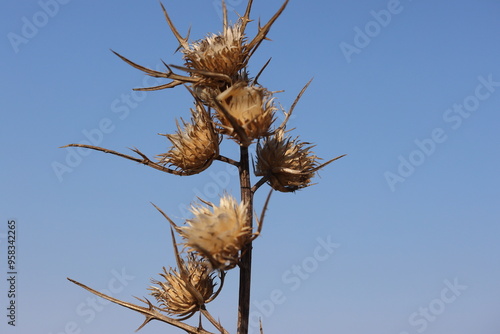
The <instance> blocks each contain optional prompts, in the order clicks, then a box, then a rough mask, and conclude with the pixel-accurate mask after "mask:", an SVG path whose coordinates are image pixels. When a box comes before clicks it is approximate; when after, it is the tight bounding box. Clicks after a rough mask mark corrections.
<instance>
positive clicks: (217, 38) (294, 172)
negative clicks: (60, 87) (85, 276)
mask: <svg viewBox="0 0 500 334" xmlns="http://www.w3.org/2000/svg"><path fill="white" fill-rule="evenodd" d="M287 4H288V0H286V1H285V2H284V3H283V5H282V6H281V7H280V8H279V9H278V11H277V12H276V13H275V14H274V15H273V16H272V17H271V19H270V20H269V21H268V22H267V23H266V24H265V25H264V26H260V25H259V28H258V32H257V34H256V36H255V37H254V38H252V39H250V38H248V36H247V35H246V34H245V29H246V27H247V24H248V23H249V22H251V20H250V11H251V9H252V0H249V1H248V4H247V7H246V10H245V13H244V15H243V16H239V19H238V20H237V22H236V23H234V24H230V23H229V21H228V15H227V10H226V7H225V3H224V0H222V9H223V27H222V28H223V29H222V32H221V33H219V34H210V35H208V36H207V37H205V38H203V39H201V40H198V41H194V42H190V41H189V36H186V37H182V36H181V34H180V33H179V32H178V30H177V29H176V28H175V26H174V24H173V22H172V20H171V18H170V17H169V15H168V13H167V11H166V9H165V7H164V6H163V5H161V8H162V10H163V13H164V15H165V19H166V20H167V23H168V25H169V27H170V29H171V30H172V32H173V34H174V36H175V37H176V39H177V41H178V42H179V48H178V50H180V52H181V53H182V55H183V59H184V64H183V65H182V66H178V65H167V64H165V63H164V64H165V68H166V70H165V72H160V71H156V70H151V69H148V68H146V67H143V66H141V65H138V64H136V63H134V62H132V61H131V60H129V59H127V58H125V57H123V56H121V55H120V54H118V53H116V52H114V51H113V52H114V53H115V54H116V55H117V56H118V57H120V58H121V59H122V60H124V61H125V62H126V63H128V64H130V65H132V66H133V67H135V68H137V69H139V70H141V71H143V72H144V73H146V74H147V75H150V76H152V77H156V78H165V79H167V80H168V81H167V82H166V83H165V84H163V85H159V86H155V87H148V88H137V89H136V90H160V89H166V88H174V87H177V86H184V87H185V88H187V89H188V90H189V92H191V94H192V96H193V99H194V109H191V122H185V121H184V120H182V119H181V122H180V123H179V122H177V132H176V133H174V134H166V135H164V136H166V137H167V139H168V140H169V141H170V143H171V146H170V148H169V149H168V151H167V152H166V153H161V154H159V155H158V156H157V160H158V161H157V162H155V161H153V160H152V159H150V158H148V157H147V156H146V155H145V154H143V153H142V152H141V151H139V150H138V149H133V150H132V151H133V152H135V153H136V154H137V155H138V156H139V157H133V156H130V155H127V154H123V153H119V152H116V151H113V150H108V149H105V148H102V147H97V146H90V145H82V144H70V145H67V146H75V147H84V148H89V149H93V150H97V151H102V152H105V153H110V154H113V155H116V156H120V157H122V158H126V159H128V160H132V161H136V162H139V163H141V164H144V165H146V166H149V167H152V168H154V169H157V170H159V171H162V172H166V173H170V174H174V175H180V176H186V175H194V174H198V173H201V172H203V171H204V170H206V169H207V168H209V167H210V166H211V165H212V163H213V161H215V160H219V161H221V162H223V163H228V164H230V165H233V166H234V167H235V168H238V171H239V178H240V191H241V197H240V200H239V201H238V200H237V199H236V198H234V197H232V196H230V195H229V194H223V195H221V198H220V202H219V203H218V204H216V203H211V202H207V201H204V200H203V199H200V203H196V204H193V205H192V207H191V212H192V214H193V218H191V219H187V220H186V221H185V224H184V225H177V224H176V223H175V222H174V221H173V220H172V219H170V218H169V216H167V215H166V214H165V213H164V212H163V211H162V210H161V209H160V208H158V207H156V206H155V207H156V208H157V209H158V211H159V212H160V213H161V214H162V215H163V216H164V217H165V218H166V219H167V220H168V221H169V223H170V224H171V234H172V242H173V246H174V254H175V258H176V262H177V263H176V265H177V267H176V268H170V269H168V270H167V269H166V268H163V272H162V273H160V274H159V275H160V278H159V279H152V280H151V282H152V284H153V286H151V287H150V288H149V290H150V294H151V296H152V297H154V299H155V300H156V302H157V305H153V303H151V302H150V301H149V300H148V299H146V298H144V299H139V300H140V301H141V302H143V303H144V304H145V305H146V306H139V305H135V304H132V303H129V302H125V301H121V300H118V299H116V298H113V297H110V296H107V295H104V294H103V293H101V292H98V291H96V290H94V289H91V288H89V287H88V286H86V285H84V284H82V283H79V282H77V281H74V280H71V279H69V280H70V281H71V282H73V283H75V284H77V285H79V286H81V287H83V288H84V289H86V290H88V291H90V292H92V293H94V294H96V295H98V296H100V297H102V298H105V299H107V300H109V301H112V302H114V303H116V304H119V305H122V306H124V307H127V308H129V309H132V310H134V311H136V312H139V313H141V314H142V315H144V316H145V318H146V319H145V321H144V323H143V324H142V325H141V326H140V327H139V329H140V328H142V327H143V326H144V325H146V324H147V323H148V322H149V321H151V320H159V321H163V322H166V323H168V324H170V325H172V326H175V327H178V328H180V329H182V330H184V331H186V332H187V333H199V334H212V333H215V332H216V333H223V334H225V333H228V331H227V330H226V329H224V327H223V326H222V324H221V323H220V322H218V321H216V320H215V318H214V317H213V316H212V315H211V314H210V313H209V312H208V310H207V308H206V304H207V303H209V302H211V301H212V300H214V299H215V298H216V297H217V295H218V294H219V292H220V291H221V289H222V287H223V283H224V278H225V274H226V272H227V271H228V270H232V269H234V268H239V271H240V285H239V304H238V324H237V333H238V334H247V333H248V327H249V326H248V325H249V322H248V320H249V313H250V282H251V279H250V278H251V266H252V241H253V240H254V239H255V238H257V237H258V236H259V235H260V233H261V229H262V225H263V222H264V213H265V211H266V209H267V206H268V203H269V199H270V196H271V193H272V192H273V191H274V190H277V191H280V192H294V191H296V190H300V189H303V188H305V187H308V186H310V185H311V184H312V183H311V180H312V178H313V177H314V176H315V175H316V173H317V171H318V170H320V169H321V168H323V167H325V166H326V165H327V164H329V163H331V162H333V161H334V160H337V159H339V158H341V157H342V156H343V155H342V156H339V157H337V158H334V159H331V160H329V161H327V162H325V163H323V164H319V163H318V161H319V160H320V159H319V158H318V157H317V156H316V155H315V154H314V152H313V151H312V148H313V147H314V146H313V145H311V144H309V143H307V142H302V141H300V140H299V139H298V137H291V136H290V135H289V134H288V132H289V131H287V130H286V125H287V122H288V120H289V119H290V116H291V114H292V112H293V109H294V108H295V106H296V105H297V102H298V101H299V99H300V97H301V96H302V94H303V93H304V92H305V90H306V88H307V87H308V85H309V84H310V82H308V83H307V84H306V85H305V87H304V88H303V89H302V91H301V92H300V93H299V94H298V96H297V98H296V99H295V101H294V103H293V104H292V107H291V108H290V110H289V111H288V112H286V111H284V110H283V113H284V115H285V118H284V121H283V122H282V123H281V124H280V125H279V126H275V125H274V122H275V119H276V112H277V111H278V108H277V107H276V104H275V102H274V101H275V98H274V96H273V93H272V92H270V91H269V90H267V89H266V88H265V87H263V86H262V85H260V84H259V83H258V82H257V79H258V77H259V76H260V74H261V73H262V71H263V70H264V68H265V67H266V66H267V64H268V63H269V62H268V63H266V64H265V65H264V67H263V68H262V70H261V71H260V72H259V73H258V74H257V76H256V77H255V78H251V77H250V74H249V71H248V69H247V66H248V61H249V59H250V57H251V56H252V55H253V54H254V53H255V51H256V50H257V48H258V47H259V45H260V44H261V43H262V41H263V40H264V39H266V36H267V34H268V32H269V30H270V28H271V26H272V25H273V23H274V22H275V21H276V19H277V18H278V17H279V16H280V15H281V13H282V12H283V10H284V9H285V7H286V6H287ZM173 69H175V70H177V71H180V74H179V73H175V72H174V71H173ZM224 138H228V139H231V140H232V141H234V142H235V143H236V144H237V145H238V146H239V148H240V160H239V161H235V160H232V159H230V158H227V157H225V156H223V155H221V154H220V152H219V145H220V143H221V141H222V140H223V139H224ZM252 145H254V147H255V160H256V161H255V165H254V170H255V175H256V176H258V177H260V178H259V179H258V181H257V182H255V183H254V184H253V185H252V184H251V178H250V163H249V148H250V147H252ZM65 147H66V146H65ZM265 183H267V184H268V185H269V186H270V187H271V191H270V192H269V195H268V197H267V199H266V202H265V204H264V207H263V209H262V214H261V216H260V218H259V219H255V221H256V223H257V228H256V229H255V228H254V224H253V221H254V217H253V211H254V209H253V196H254V194H255V193H256V191H257V190H258V189H259V188H260V187H261V186H262V185H263V184H265ZM175 232H176V233H177V234H178V235H179V236H180V237H181V238H182V243H181V244H182V245H183V246H184V247H183V248H182V250H181V251H179V249H178V244H177V243H176V240H175ZM217 285H218V288H216V286H217ZM197 312H200V324H199V326H198V327H193V326H191V325H188V324H187V323H185V322H184V320H186V319H188V318H190V317H191V316H193V315H194V314H196V313H197ZM201 315H203V317H204V318H205V319H206V320H207V321H208V322H209V323H210V324H211V325H212V326H213V328H214V330H215V332H213V330H212V332H211V331H208V330H206V329H204V327H203V325H202V322H201V319H202V318H201ZM260 332H261V333H263V330H262V325H261V326H260Z"/></svg>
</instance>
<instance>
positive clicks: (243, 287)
mask: <svg viewBox="0 0 500 334" xmlns="http://www.w3.org/2000/svg"><path fill="white" fill-rule="evenodd" d="M239 174H240V188H241V201H242V202H243V203H246V204H247V215H246V222H245V224H246V226H248V227H250V228H252V225H253V224H252V221H253V218H252V217H253V193H252V189H251V188H250V164H249V159H248V147H247V146H240V165H239ZM241 252H242V255H241V260H240V289H239V301H238V329H237V333H238V334H248V320H249V316H250V286H251V284H250V283H251V274H252V241H251V240H250V241H249V243H248V244H247V245H246V246H245V248H244V249H243V250H242V251H241Z"/></svg>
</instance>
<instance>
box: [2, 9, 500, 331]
mask: <svg viewBox="0 0 500 334" xmlns="http://www.w3.org/2000/svg"><path fill="white" fill-rule="evenodd" d="M254 2H255V4H254V8H253V11H252V17H253V18H255V19H257V18H259V17H260V18H261V19H262V22H264V21H267V19H269V18H270V17H271V15H272V14H273V13H274V12H275V11H276V10H277V9H278V8H279V6H280V5H281V1H277V0H270V1H263V0H255V1H254ZM164 4H165V6H166V7H167V9H168V11H169V12H170V14H171V17H172V18H173V20H174V22H175V24H176V25H177V27H178V29H179V30H180V31H181V33H185V32H187V30H188V28H189V27H190V26H191V28H192V29H191V38H192V39H193V40H196V39H200V38H203V37H204V36H205V34H206V33H207V32H218V31H220V29H221V18H220V11H219V8H220V6H219V2H218V1H216V0H213V1H212V0H209V1H207V0H204V1H202V0H184V1H180V0H168V1H167V0H166V1H164ZM0 6H1V10H0V17H1V19H0V35H1V36H2V38H1V39H0V41H1V42H0V47H1V55H2V62H1V65H0V66H1V68H2V71H1V73H2V80H1V81H0V85H1V89H0V95H1V106H2V109H1V113H0V124H1V131H0V142H1V145H0V157H1V168H2V169H1V170H2V173H1V174H0V249H1V251H0V257H1V260H0V265H1V274H0V276H1V277H2V279H1V281H0V282H1V283H0V306H1V310H2V311H1V312H2V314H1V316H0V319H2V320H1V322H0V330H1V332H2V333H6V334H7V333H42V334H50V333H52V334H56V333H57V334H60V333H68V334H69V333H92V334H104V333H106V334H107V333H133V331H134V330H135V329H136V328H137V327H138V326H139V325H140V323H141V322H142V317H141V316H140V315H138V314H136V313H134V312H132V311H130V310H127V309H124V308H122V307H120V306H116V305H112V304H107V303H106V304H105V305H102V304H101V302H100V301H96V300H94V299H93V295H91V294H90V293H88V292H86V291H84V290H82V289H80V288H78V287H77V286H75V285H73V284H71V283H70V282H68V281H67V280H66V277H71V278H73V279H76V280H79V281H81V282H83V283H85V284H88V285H90V286H92V287H94V288H96V289H98V290H103V289H104V290H108V291H109V292H111V294H112V295H113V296H114V297H117V298H121V299H124V300H127V301H134V300H135V299H134V298H133V297H132V296H138V297H142V296H145V295H146V294H147V290H146V288H147V287H148V285H149V279H150V278H151V277H153V278H158V276H157V273H159V272H160V271H161V270H162V269H161V268H162V266H166V267H168V266H171V265H172V266H173V265H174V260H173V257H172V251H171V243H170V237H169V226H168V223H167V222H166V221H165V220H164V219H163V218H162V217H161V215H160V214H159V213H158V212H156V210H155V209H154V208H153V207H152V206H151V204H150V202H153V203H155V204H156V205H158V206H159V207H161V208H162V209H163V210H164V211H165V212H166V213H167V214H169V215H170V216H171V217H172V218H173V219H175V220H176V221H177V222H178V223H182V218H186V217H187V216H186V211H185V208H186V207H187V206H188V205H189V203H191V201H192V200H193V198H195V197H196V196H201V197H202V198H204V199H206V200H210V201H216V198H217V195H218V194H220V193H222V192H223V191H224V190H226V189H227V190H228V191H229V192H231V193H233V194H235V195H237V194H238V185H237V182H236V179H235V178H234V173H233V172H234V171H233V170H232V169H230V168H229V169H228V167H226V165H224V164H222V163H220V162H216V163H214V164H213V165H212V166H211V167H210V168H209V169H208V170H207V171H206V172H205V173H204V174H202V175H198V176H191V177H177V176H172V175H168V174H163V173H160V172H158V171H155V170H153V169H150V168H147V167H144V166H141V165H137V164H135V163H133V162H130V161H126V160H124V159H120V158H117V157H113V156H110V155H105V154H103V153H99V152H85V151H74V150H73V151H72V150H67V149H60V148H58V147H60V146H62V145H65V144H69V143H78V142H82V141H84V140H89V141H93V142H95V143H97V144H98V145H100V146H104V147H106V148H110V149H114V150H117V151H121V152H127V148H128V147H137V148H139V149H141V150H142V151H143V152H145V153H147V154H148V155H150V156H154V155H156V154H161V153H164V152H165V151H166V150H167V148H168V143H167V141H166V138H165V137H162V136H158V135H157V134H158V133H172V132H173V131H174V130H175V119H177V118H179V117H184V118H188V115H189V114H188V111H189V108H190V107H192V104H191V103H192V102H191V99H190V97H189V96H188V95H187V94H186V93H185V92H184V91H183V90H182V89H175V90H163V91H159V92H148V93H133V92H132V90H131V89H132V88H134V87H142V86H144V85H145V84H146V85H147V84H148V83H151V80H150V79H145V77H144V75H143V74H141V73H140V71H137V70H135V69H133V68H131V67H130V66H128V65H127V64H125V63H123V62H122V61H121V60H120V59H118V58H117V57H116V56H114V55H113V54H112V53H111V52H110V50H109V49H113V50H116V51H117V52H120V53H122V54H123V55H125V56H127V57H129V58H130V59H132V60H134V61H136V62H138V63H140V64H143V65H147V66H151V67H155V66H156V65H157V64H159V63H160V59H163V60H164V61H165V62H166V63H171V64H181V63H182V60H181V59H180V54H179V53H174V51H175V49H176V48H177V43H176V41H175V39H174V37H173V36H172V34H171V33H170V31H169V29H168V26H167V24H166V22H165V21H164V18H163V15H162V12H161V9H160V6H159V4H158V1H156V0H142V1H95V0H90V1H80V0H72V1H69V0H64V1H63V0H41V1H37V0H25V1H4V2H2V4H1V5H0ZM245 6H246V2H245V1H243V0H232V1H229V0H228V8H229V10H230V13H231V15H232V16H231V18H232V20H233V21H234V20H235V19H236V17H237V16H236V15H235V14H234V11H237V12H239V13H243V12H244V9H245ZM499 13H500V2H498V1H493V0H457V1H423V0H413V1H412V0H401V1H397V0H390V1H387V0H382V1H380V0H372V1H367V0H364V1H361V0H358V1H309V2H308V1H299V0H291V1H290V3H289V5H288V8H287V9H286V10H285V12H284V13H283V15H282V17H280V18H279V19H278V21H277V22H276V24H275V25H274V27H273V28H272V30H271V32H270V34H269V38H270V39H271V40H272V41H265V42H264V43H263V44H262V46H261V47H260V48H259V50H258V51H257V53H256V54H255V56H254V57H253V60H252V62H251V64H250V71H251V73H253V74H256V73H257V72H258V70H259V69H260V67H261V66H262V65H263V64H264V63H265V62H266V61H267V59H268V58H270V57H272V61H271V63H270V65H269V66H268V68H267V69H266V71H265V72H264V74H263V75H262V77H261V79H260V80H259V81H260V82H261V83H262V84H263V85H264V86H266V87H267V88H269V89H270V90H274V91H277V90H284V92H283V93H280V94H278V95H277V98H278V99H279V102H280V103H281V104H282V105H283V107H284V108H289V107H290V105H291V103H292V102H293V100H294V99H295V96H296V94H297V93H298V92H299V91H300V89H301V88H302V87H303V85H305V84H306V82H307V81H308V80H309V79H311V78H312V77H314V80H313V82H312V84H311V85H310V87H309V89H308V91H307V92H306V94H305V95H304V96H303V98H302V100H301V101H300V103H299V105H298V106H297V108H296V109H295V117H294V118H293V119H291V120H290V127H295V128H296V129H295V130H294V134H296V135H300V138H301V139H302V140H303V141H309V142H313V143H315V144H316V145H317V146H316V148H315V152H316V153H317V155H318V156H320V157H322V158H324V159H328V158H332V157H335V156H337V155H340V154H348V156H347V157H345V158H343V159H341V160H339V161H337V162H335V163H333V164H332V165H330V166H328V167H327V168H325V169H324V170H323V171H322V172H321V173H320V177H319V178H316V181H317V183H318V184H316V185H314V186H311V187H310V188H306V189H304V190H302V191H298V192H296V193H295V194H283V193H275V194H274V196H273V198H272V201H271V206H270V210H269V212H268V216H267V218H266V222H265V226H264V230H263V235H262V236H261V237H260V238H259V239H257V241H256V242H255V244H254V276H253V295H252V300H253V305H252V318H251V320H252V324H255V323H256V321H257V320H256V319H258V318H259V317H262V320H263V323H264V329H265V333H266V334H272V333H306V332H309V333H313V332H314V333H341V334H414V333H426V334H433V333H436V334H437V333H439V334H442V333H454V334H470V333H481V334H498V333H499V332H500V318H499V317H498V310H499V309H500V285H499V283H498V282H500V242H499V238H500V226H499V224H500V202H499V199H500V196H499V195H500V179H499V177H498V171H499V170H500V152H499V144H500V132H499V126H500V115H499V112H500V62H499V60H500V34H499V31H500V20H499ZM256 27H257V20H255V21H254V22H253V23H251V24H250V25H249V27H248V33H249V35H250V36H253V35H254V33H255V31H256ZM223 154H225V155H227V156H230V157H233V158H236V157H237V153H236V150H235V148H234V145H232V143H230V142H227V145H224V146H223ZM55 166H59V168H62V167H61V166H65V168H63V169H57V168H56V169H55ZM61 171H63V172H61ZM255 180H256V179H255V178H254V181H255ZM266 193H267V186H265V187H263V188H262V189H261V191H260V192H259V193H258V194H257V198H256V205H257V207H256V210H257V211H260V205H261V204H262V202H263V198H264V196H265V194H266ZM9 219H14V220H15V221H16V223H17V238H18V239H17V241H18V244H17V254H16V255H17V263H16V265H17V268H16V270H17V271H18V275H17V277H16V279H17V286H16V292H17V296H16V298H17V299H16V306H17V309H16V312H17V313H16V327H14V328H13V327H12V326H9V325H8V324H7V320H8V319H7V317H6V315H7V310H6V308H7V305H8V303H9V298H8V297H7V294H8V286H7V284H6V283H7V278H8V275H7V268H6V266H5V262H6V250H7V238H6V235H7V222H8V221H9ZM226 284H227V286H225V289H224V291H223V293H222V294H221V296H220V297H219V299H217V300H215V301H214V302H213V303H211V304H209V305H208V306H209V310H210V311H211V312H212V313H213V314H214V315H216V316H217V317H220V319H221V321H222V323H223V324H225V325H226V326H227V328H229V329H230V330H231V331H232V332H234V330H233V329H234V326H235V318H236V299H237V297H236V295H237V273H236V271H234V272H230V273H229V275H228V278H227V282H226ZM160 330H161V331H163V333H178V332H180V331H179V330H176V329H174V328H171V327H169V326H167V325H164V324H161V323H151V324H148V325H147V326H146V327H145V328H143V329H142V330H141V332H142V333H157V332H159V331H160ZM252 333H257V331H256V328H255V327H253V329H252Z"/></svg>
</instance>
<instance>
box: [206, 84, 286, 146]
mask: <svg viewBox="0 0 500 334" xmlns="http://www.w3.org/2000/svg"><path fill="white" fill-rule="evenodd" d="M216 111H217V118H218V119H219V121H220V127H221V132H222V133H223V134H226V135H229V136H230V137H232V138H233V139H234V140H236V141H237V142H238V143H239V144H240V145H243V146H248V145H250V144H251V142H252V141H253V140H254V139H258V138H261V137H264V136H267V135H269V129H270V127H271V125H272V123H273V121H274V114H275V111H276V108H275V106H274V104H273V98H272V94H271V93H270V92H269V91H268V90H266V89H265V88H262V87H258V86H247V85H246V83H245V82H239V83H237V84H235V85H233V86H231V87H229V88H228V89H226V90H225V91H224V92H222V93H221V94H219V95H218V96H217V108H216ZM231 119H232V120H231Z"/></svg>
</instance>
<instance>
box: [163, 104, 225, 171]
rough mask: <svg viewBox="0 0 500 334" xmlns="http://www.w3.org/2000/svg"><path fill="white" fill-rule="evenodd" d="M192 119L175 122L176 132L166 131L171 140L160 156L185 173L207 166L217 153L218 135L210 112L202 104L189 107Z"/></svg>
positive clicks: (164, 162)
mask: <svg viewBox="0 0 500 334" xmlns="http://www.w3.org/2000/svg"><path fill="white" fill-rule="evenodd" d="M191 114H192V118H191V123H186V122H184V121H183V120H181V121H182V125H183V128H181V126H180V125H179V123H178V122H177V132H176V133H175V134H167V135H165V136H166V137H167V138H168V139H169V140H170V142H171V143H172V146H171V148H170V149H169V151H168V152H167V153H164V154H161V155H160V156H159V160H160V163H163V164H170V165H173V166H175V167H177V168H178V169H180V170H182V171H183V172H186V173H187V174H197V173H200V172H202V171H203V170H205V169H207V168H208V167H209V166H210V165H211V164H212V161H213V160H214V159H215V158H217V157H218V156H219V143H220V138H219V136H218V135H217V133H216V132H215V129H214V126H213V124H212V120H211V119H210V115H209V114H208V112H207V111H206V110H205V108H204V107H203V106H202V105H201V104H197V106H196V110H193V109H191Z"/></svg>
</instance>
